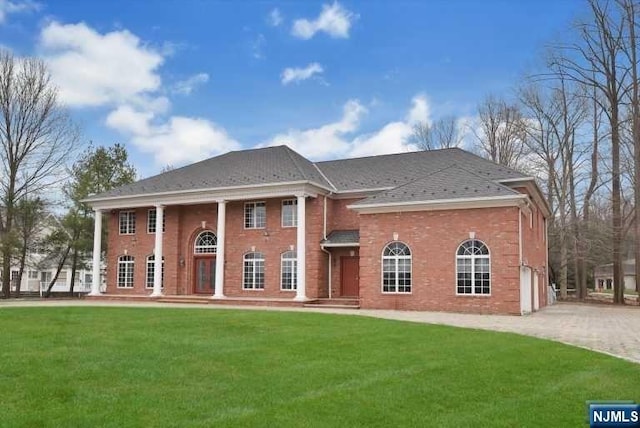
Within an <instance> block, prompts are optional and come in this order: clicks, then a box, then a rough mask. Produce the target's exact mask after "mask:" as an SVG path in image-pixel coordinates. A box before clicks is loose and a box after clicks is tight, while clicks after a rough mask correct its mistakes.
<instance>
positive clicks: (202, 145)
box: [106, 105, 240, 165]
mask: <svg viewBox="0 0 640 428" xmlns="http://www.w3.org/2000/svg"><path fill="white" fill-rule="evenodd" d="M155 119H156V117H155V115H154V114H153V113H150V112H143V111H137V110H135V109H134V108H133V107H132V106H128V105H124V106H120V107H118V108H117V109H116V110H114V111H113V112H111V113H110V114H109V116H108V117H107V120H106V123H107V125H108V126H109V127H111V128H113V129H115V130H117V131H119V132H121V133H123V134H126V135H129V136H130V138H131V142H132V143H133V144H134V145H135V146H136V147H137V148H138V149H139V150H140V151H142V152H144V153H149V154H150V155H151V156H153V159H154V161H155V163H156V165H167V164H171V165H181V164H185V163H189V162H195V161H199V160H202V159H205V158H208V157H211V156H215V155H218V154H220V153H224V152H227V151H230V150H236V149H238V148H239V147H240V144H239V143H238V142H237V141H236V140H234V139H233V138H231V137H230V136H229V135H228V134H227V131H226V130H225V129H224V128H222V127H221V126H219V125H217V124H215V123H214V122H212V121H210V120H207V119H203V118H192V117H184V116H171V117H169V118H168V119H166V120H161V119H158V120H155Z"/></svg>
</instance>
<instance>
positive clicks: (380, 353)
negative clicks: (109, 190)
mask: <svg viewBox="0 0 640 428" xmlns="http://www.w3.org/2000/svg"><path fill="white" fill-rule="evenodd" d="M0 325H1V326H2V332H1V333H0V396H1V397H2V398H1V400H2V401H1V409H2V410H1V412H2V413H1V414H0V426H10V427H19V426H29V427H31V426H37V427H41V426H42V427H47V426H51V427H59V426H76V427H103V426H105V427H106V426H112V427H129V426H140V427H154V426H158V427H178V426H201V427H211V426H216V427H218V426H240V427H245V426H278V427H280V426H295V427H307V426H327V427H340V426H344V427H353V426H380V427H383V426H384V427H388V426H443V427H447V426H451V427H460V426H474V427H483V426H492V427H493V426H498V427H526V426H536V427H538V426H582V425H584V424H585V417H586V410H585V401H586V400H596V399H598V400H604V399H625V400H636V401H640V388H638V385H640V365H638V364H633V363H630V362H626V361H623V360H619V359H616V358H613V357H610V356H606V355H602V354H598V353H594V352H590V351H586V350H583V349H579V348H574V347H571V346H567V345H562V344H558V343H554V342H550V341H545V340H539V339H534V338H529V337H524V336H518V335H513V334H506V333H494V332H487V331H479V330H478V331H477V330H467V329H458V328H453V327H444V326H431V325H422V324H413V323H405V322H399V321H388V320H380V319H371V318H365V317H356V316H339V315H324V314H313V313H286V312H266V311H265V312H263V311H239V310H207V309H204V310H201V309H178V308H171V309H163V308H88V307H84V308H63V307H60V308H4V309H0Z"/></svg>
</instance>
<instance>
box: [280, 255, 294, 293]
mask: <svg viewBox="0 0 640 428" xmlns="http://www.w3.org/2000/svg"><path fill="white" fill-rule="evenodd" d="M292 254H293V257H291V255H292ZM285 268H286V269H287V270H289V272H291V280H290V284H285V280H284V279H285V278H284V272H285ZM297 270H298V253H296V252H295V251H293V250H290V251H285V252H284V253H282V254H281V255H280V290H281V291H296V290H297V289H298V272H297ZM287 286H289V288H287Z"/></svg>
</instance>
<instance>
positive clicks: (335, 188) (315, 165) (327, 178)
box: [311, 162, 338, 192]
mask: <svg viewBox="0 0 640 428" xmlns="http://www.w3.org/2000/svg"><path fill="white" fill-rule="evenodd" d="M311 165H313V166H314V168H315V169H316V170H317V171H318V172H319V173H320V175H321V176H322V178H324V179H325V180H326V181H327V183H329V186H331V188H333V190H335V191H336V192H337V191H338V188H337V187H336V186H334V185H333V183H332V182H331V180H329V177H327V176H326V175H325V173H324V172H322V170H321V169H320V167H319V166H318V165H317V164H316V162H311Z"/></svg>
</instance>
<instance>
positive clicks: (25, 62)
mask: <svg viewBox="0 0 640 428" xmlns="http://www.w3.org/2000/svg"><path fill="white" fill-rule="evenodd" d="M76 141H77V129H76V127H75V126H74V125H73V124H72V122H71V120H70V118H69V116H68V114H67V113H66V111H65V110H64V109H63V108H62V107H61V105H60V104H59V102H58V96H57V89H56V87H55V86H54V85H53V84H52V82H51V79H50V75H49V73H48V71H47V68H46V66H45V64H44V63H43V62H42V61H41V60H38V59H34V58H15V57H14V56H13V55H12V54H11V53H9V52H6V51H2V50H0V204H1V211H0V243H1V244H2V246H1V248H0V252H1V254H0V255H1V257H2V289H3V297H5V298H7V297H9V296H10V293H11V291H10V286H9V281H10V278H9V276H10V269H11V256H12V252H13V251H14V250H13V247H12V246H11V245H7V241H8V240H10V239H11V238H12V237H13V236H14V235H15V233H14V219H15V211H16V203H17V202H18V201H19V200H20V199H21V198H22V197H23V196H24V195H25V194H26V193H27V189H28V191H29V192H33V193H42V191H43V190H44V189H45V188H47V187H49V186H50V185H52V184H53V183H54V182H55V181H56V179H58V178H59V177H58V174H59V173H60V172H61V171H62V172H64V168H63V167H62V166H63V164H64V161H65V157H66V156H68V154H69V153H70V152H71V151H72V150H73V148H74V146H75V143H76Z"/></svg>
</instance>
